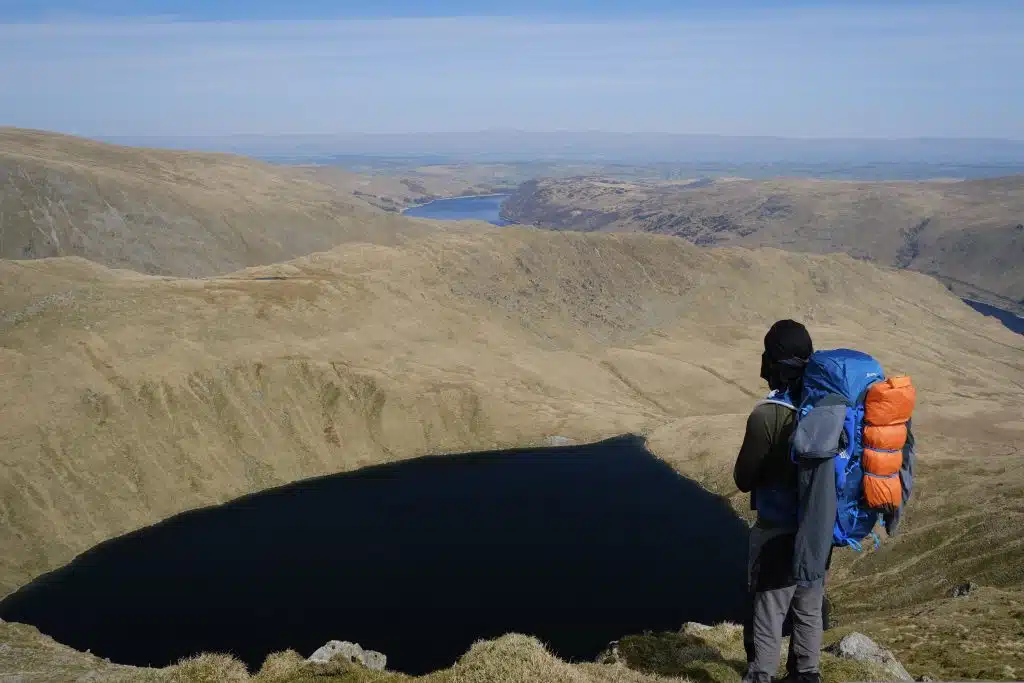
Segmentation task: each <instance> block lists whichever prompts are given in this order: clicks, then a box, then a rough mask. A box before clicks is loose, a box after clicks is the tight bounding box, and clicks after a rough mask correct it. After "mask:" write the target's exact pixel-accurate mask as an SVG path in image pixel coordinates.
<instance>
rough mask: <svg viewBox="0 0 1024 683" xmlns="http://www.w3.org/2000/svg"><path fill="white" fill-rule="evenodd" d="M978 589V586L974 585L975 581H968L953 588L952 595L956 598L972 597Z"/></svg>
mask: <svg viewBox="0 0 1024 683" xmlns="http://www.w3.org/2000/svg"><path fill="white" fill-rule="evenodd" d="M977 589H978V584H976V583H974V582H973V581H966V582H964V583H960V584H957V585H956V586H955V587H954V588H953V590H952V592H951V594H952V596H953V597H954V598H963V597H966V596H968V595H970V594H971V593H973V592H974V591H976V590H977Z"/></svg>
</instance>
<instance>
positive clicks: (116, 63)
mask: <svg viewBox="0 0 1024 683" xmlns="http://www.w3.org/2000/svg"><path fill="white" fill-rule="evenodd" d="M424 6H429V8H430V10H429V11H424V9H423V7H424ZM1020 64H1024V1H1022V0H1013V1H994V0H974V1H973V2H936V1H931V2H924V1H907V2H901V1H899V0H889V1H888V2H882V1H880V0H879V1H876V0H859V1H857V2H853V1H839V0H836V1H834V2H820V1H819V2H813V1H810V0H807V1H801V0H789V1H786V2H783V1H781V0H776V1H770V0H757V1H755V0H727V1H726V2H714V1H713V0H689V1H687V0H672V1H669V0H661V1H659V0H633V1H632V2H615V3H611V2H604V3H601V2H593V1H589V2H585V1H583V0H574V1H569V2H556V1H555V0H548V1H547V2H541V1H538V0H523V1H521V2H516V3H509V2H503V3H498V2H486V1H478V2H468V1H467V0H446V1H443V2H424V1H422V0H421V1H420V2H413V1H411V0H406V1H396V0H391V1H387V0H383V1H382V0H378V1H376V2H363V3H354V2H327V1H326V0H325V1H323V2H291V3H288V2H269V1H266V0H250V1H249V2H243V1H242V0H227V1H223V0H222V1H220V2H210V1H206V0H203V1H198V0H194V1H190V2H177V3H171V2H161V1H158V0H68V1H66V2H63V3H45V2H39V1H38V0H0V125H17V126H25V127H33V128H45V129H52V130H61V131H65V132H70V133H77V134H83V135H96V136H114V135H126V136H129V135H223V134H229V133H296V132H297V133H331V132H429V131H464V130H481V129H488V128H517V129H524V130H614V131H645V132H655V131H658V132H678V133H714V134H724V135H780V136H794V137H918V136H929V137H930V136H938V137H1009V138H1016V139H1024V78H1021V76H1020V66H1019V65H1020Z"/></svg>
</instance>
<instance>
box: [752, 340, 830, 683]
mask: <svg viewBox="0 0 1024 683" xmlns="http://www.w3.org/2000/svg"><path fill="white" fill-rule="evenodd" d="M813 352H814V345H813V343H812V341H811V336H810V334H809V333H808V331H807V328H805V327H804V326H803V325H801V324H800V323H798V322H796V321H793V320H780V321H778V322H777V323H775V324H774V325H772V327H771V329H770V330H769V331H768V334H767V335H765V338H764V353H763V354H762V355H761V379H763V380H765V381H766V382H768V387H769V389H770V390H771V393H769V395H768V398H767V399H766V400H765V401H763V402H761V403H760V404H758V405H757V406H756V407H755V408H754V410H753V411H752V412H751V413H750V417H749V418H748V419H747V429H746V434H745V436H744V438H743V445H742V446H741V447H740V452H739V455H738V456H737V458H736V465H735V467H734V469H733V478H734V480H735V482H736V487H737V488H738V489H739V490H740V491H742V492H744V493H750V494H751V495H750V507H751V509H752V510H756V511H757V521H756V522H755V524H754V526H753V527H752V528H751V530H750V544H749V549H748V553H749V556H748V562H747V570H748V588H749V591H750V593H751V595H750V604H749V605H748V614H747V618H746V620H745V623H744V645H745V646H746V648H747V663H748V667H749V669H748V673H747V677H746V678H745V679H744V680H745V681H746V680H749V681H752V682H757V683H760V682H761V681H765V682H767V681H770V680H771V678H772V676H773V675H774V674H775V672H776V670H777V669H778V664H779V661H778V660H779V655H780V646H781V639H782V628H783V621H784V620H785V619H786V616H787V613H790V612H791V616H792V621H793V629H792V630H793V635H792V637H791V639H790V648H789V657H788V658H787V670H788V671H789V674H790V678H793V679H799V680H801V681H803V680H806V681H814V680H817V678H816V677H817V671H818V659H819V657H820V650H821V637H822V618H821V609H822V602H823V599H824V581H821V582H817V583H815V584H814V585H812V586H808V587H800V586H797V585H796V584H795V582H794V581H792V579H791V569H792V564H793V550H794V542H795V539H796V531H797V519H796V511H797V468H796V464H795V463H793V461H792V459H791V457H790V448H789V444H790V438H791V436H792V432H793V426H794V423H795V421H794V412H795V411H794V409H793V407H792V406H793V405H795V404H797V403H799V400H800V399H799V394H800V391H801V377H802V376H803V369H804V366H805V365H806V364H807V360H808V359H809V358H810V357H811V354H812V353H813ZM791 607H792V610H791ZM776 633H777V634H778V635H777V637H776V636H775V634H776ZM801 674H803V678H800V675H801Z"/></svg>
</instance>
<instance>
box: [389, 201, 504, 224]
mask: <svg viewBox="0 0 1024 683" xmlns="http://www.w3.org/2000/svg"><path fill="white" fill-rule="evenodd" d="M509 196H511V195H507V194H489V195H480V196H476V197H454V198H452V199H437V200H435V201H432V202H430V203H429V204H424V205H423V206H414V207H413V208H411V209H406V210H405V211H403V213H404V214H405V215H406V216H412V217H413V218H433V219H435V220H439V221H468V220H476V221H487V222H488V223H493V224H494V225H509V224H510V222H509V221H506V220H503V219H502V218H501V205H502V203H503V202H504V201H505V200H506V199H508V198H509Z"/></svg>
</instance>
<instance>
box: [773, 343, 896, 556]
mask: <svg viewBox="0 0 1024 683" xmlns="http://www.w3.org/2000/svg"><path fill="white" fill-rule="evenodd" d="M915 401H916V392H915V389H914V385H913V384H912V383H911V381H910V378H909V377H906V376H897V377H892V378H888V379H887V378H886V377H885V372H884V371H883V369H882V366H881V364H880V363H879V362H878V361H876V360H875V359H874V358H872V357H871V356H870V355H868V354H866V353H862V352H860V351H853V350H850V349H837V350H833V351H818V352H816V353H814V354H813V355H812V356H811V358H810V360H809V362H808V364H807V367H806V369H805V370H804V376H803V392H802V394H801V399H800V404H799V406H797V413H796V420H797V428H796V429H795V430H794V448H793V457H794V459H797V458H798V457H800V456H801V453H800V450H801V449H803V450H804V451H805V453H804V455H806V452H811V453H812V454H813V453H816V454H819V455H817V456H815V457H832V454H834V458H833V464H834V468H835V486H836V503H837V505H836V519H835V525H834V527H833V530H832V543H833V545H836V546H852V547H854V548H856V549H858V550H859V549H860V548H861V541H863V540H864V539H865V538H867V537H868V536H873V537H874V539H875V543H876V545H877V543H878V537H877V535H875V534H874V528H875V525H876V524H877V523H878V520H879V517H880V515H881V514H882V512H883V511H884V510H885V509H886V507H887V506H891V508H892V509H899V508H901V507H902V505H903V485H902V483H901V477H900V469H901V467H902V465H903V448H904V446H905V444H906V441H907V436H908V431H907V425H908V423H909V421H910V418H911V413H912V412H913V409H914V404H915ZM812 416H813V417H812ZM840 420H841V421H842V424H841V425H840V424H839V421H840ZM801 423H806V424H801ZM801 427H804V429H801ZM798 439H803V441H804V442H805V443H804V444H803V445H801V444H798V443H797V441H798ZM808 444H810V445H808Z"/></svg>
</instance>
